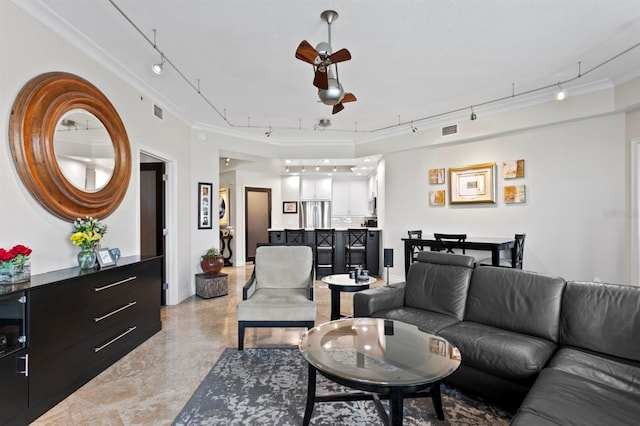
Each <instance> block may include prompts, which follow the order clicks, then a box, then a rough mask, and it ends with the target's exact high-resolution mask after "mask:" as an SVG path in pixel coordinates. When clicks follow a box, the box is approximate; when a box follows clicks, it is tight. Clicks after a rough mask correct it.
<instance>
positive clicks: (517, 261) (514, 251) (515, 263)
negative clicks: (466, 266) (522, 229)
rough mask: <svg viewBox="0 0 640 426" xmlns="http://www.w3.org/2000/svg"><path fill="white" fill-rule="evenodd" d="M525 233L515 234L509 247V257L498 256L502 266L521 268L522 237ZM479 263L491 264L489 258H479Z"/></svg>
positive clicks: (522, 253) (522, 255)
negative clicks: (513, 241)
mask: <svg viewBox="0 0 640 426" xmlns="http://www.w3.org/2000/svg"><path fill="white" fill-rule="evenodd" d="M526 236H527V234H515V237H514V239H515V243H514V244H513V247H512V248H511V257H508V258H500V264H499V265H498V266H501V267H503V268H515V269H522V263H523V258H524V239H525V238H526ZM476 263H478V264H479V265H483V266H492V262H491V258H490V257H488V258H485V259H481V260H479V261H478V262H476Z"/></svg>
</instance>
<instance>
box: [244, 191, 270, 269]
mask: <svg viewBox="0 0 640 426" xmlns="http://www.w3.org/2000/svg"><path fill="white" fill-rule="evenodd" d="M249 192H266V193H267V199H268V201H267V202H268V203H269V220H268V224H267V229H269V228H271V211H272V204H271V188H257V187H253V186H246V187H245V188H244V258H245V262H253V261H254V260H255V258H249V250H248V249H249V224H248V221H249Z"/></svg>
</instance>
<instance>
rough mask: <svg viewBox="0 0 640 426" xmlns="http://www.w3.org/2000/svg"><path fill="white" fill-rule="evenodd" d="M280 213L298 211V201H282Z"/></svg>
mask: <svg viewBox="0 0 640 426" xmlns="http://www.w3.org/2000/svg"><path fill="white" fill-rule="evenodd" d="M282 213H285V214H297V213H298V202H297V201H283V202H282Z"/></svg>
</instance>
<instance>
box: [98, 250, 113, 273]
mask: <svg viewBox="0 0 640 426" xmlns="http://www.w3.org/2000/svg"><path fill="white" fill-rule="evenodd" d="M96 259H97V260H98V264H99V265H100V268H105V267H107V266H113V265H115V264H116V261H115V259H114V258H113V256H112V255H111V251H109V249H108V248H106V247H100V248H97V249H96Z"/></svg>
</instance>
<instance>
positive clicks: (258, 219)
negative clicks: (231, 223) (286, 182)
mask: <svg viewBox="0 0 640 426" xmlns="http://www.w3.org/2000/svg"><path fill="white" fill-rule="evenodd" d="M244 206H245V207H244V208H245V211H244V222H245V223H244V226H245V228H244V229H245V230H246V231H245V253H246V261H247V262H253V261H255V260H256V246H257V244H258V243H268V242H269V231H268V229H269V228H270V227H271V188H245V190H244Z"/></svg>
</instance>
